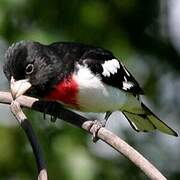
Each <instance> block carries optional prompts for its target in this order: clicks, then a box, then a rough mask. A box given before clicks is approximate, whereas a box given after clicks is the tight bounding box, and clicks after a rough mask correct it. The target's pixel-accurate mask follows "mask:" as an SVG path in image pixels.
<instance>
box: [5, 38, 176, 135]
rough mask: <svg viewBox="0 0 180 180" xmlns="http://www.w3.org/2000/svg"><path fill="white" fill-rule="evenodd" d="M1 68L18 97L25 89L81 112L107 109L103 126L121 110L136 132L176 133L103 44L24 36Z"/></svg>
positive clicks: (36, 95)
mask: <svg viewBox="0 0 180 180" xmlns="http://www.w3.org/2000/svg"><path fill="white" fill-rule="evenodd" d="M3 71H4V74H5V76H6V77H7V79H8V80H9V82H13V84H14V85H13V87H11V93H12V96H13V98H14V99H16V98H18V97H19V96H21V95H23V94H26V95H29V96H32V97H38V98H42V99H45V100H48V101H55V102H58V103H60V104H62V105H63V106H64V107H66V108H70V109H73V110H77V111H82V112H97V113H105V118H104V122H105V123H104V124H103V123H102V124H103V126H105V124H106V121H107V120H108V118H109V117H110V115H111V114H112V112H114V111H120V112H122V114H123V115H124V116H125V118H126V119H127V120H128V122H129V123H130V125H131V127H132V128H133V129H134V130H136V131H137V132H152V131H154V130H159V131H161V132H163V133H166V134H168V135H173V136H178V134H177V133H176V132H175V131H174V130H173V129H172V128H170V127H169V126H168V125H167V124H166V123H165V122H163V121H162V120H160V118H159V117H157V116H156V115H155V114H154V113H153V112H152V111H151V110H150V109H149V108H148V107H147V106H146V105H145V104H144V103H143V102H142V98H141V96H143V95H144V91H143V90H142V88H141V87H140V85H139V83H138V82H137V80H136V79H135V78H134V77H133V75H132V74H131V73H130V72H129V71H128V69H127V68H126V67H125V66H124V64H123V63H122V62H121V61H120V60H119V59H118V58H116V57H115V56H114V55H113V53H112V52H110V51H109V50H106V49H104V48H100V47H96V46H92V45H86V44H82V43H77V42H55V43H51V44H48V45H43V44H41V43H39V42H35V41H28V40H22V41H19V42H15V43H13V44H12V45H11V46H10V47H9V48H8V49H7V51H6V53H5V62H4V66H3ZM11 84H12V83H11Z"/></svg>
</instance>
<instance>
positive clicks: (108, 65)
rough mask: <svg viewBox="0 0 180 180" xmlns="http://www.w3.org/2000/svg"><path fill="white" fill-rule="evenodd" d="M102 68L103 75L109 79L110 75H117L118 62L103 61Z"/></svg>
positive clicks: (114, 60)
mask: <svg viewBox="0 0 180 180" xmlns="http://www.w3.org/2000/svg"><path fill="white" fill-rule="evenodd" d="M102 67H103V73H102V74H103V75H104V76H107V77H110V75H111V74H115V73H117V70H118V69H119V68H120V64H119V61H118V60H117V59H112V60H108V61H105V63H104V64H102Z"/></svg>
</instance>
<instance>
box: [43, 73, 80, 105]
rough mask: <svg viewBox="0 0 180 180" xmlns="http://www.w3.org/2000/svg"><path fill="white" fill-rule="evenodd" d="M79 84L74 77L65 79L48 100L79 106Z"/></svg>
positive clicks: (47, 97)
mask: <svg viewBox="0 0 180 180" xmlns="http://www.w3.org/2000/svg"><path fill="white" fill-rule="evenodd" d="M77 93H78V84H77V83H76V81H75V80H74V78H73V76H70V77H69V78H66V79H64V80H63V81H61V82H60V83H58V84H57V85H56V86H55V87H54V89H53V91H52V92H51V93H50V94H49V95H48V96H46V99H48V100H53V101H61V102H63V103H64V104H68V105H70V106H76V107H77V106H78V103H77Z"/></svg>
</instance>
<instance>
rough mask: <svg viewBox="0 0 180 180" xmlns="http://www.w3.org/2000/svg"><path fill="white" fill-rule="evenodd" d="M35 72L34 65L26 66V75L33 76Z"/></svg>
mask: <svg viewBox="0 0 180 180" xmlns="http://www.w3.org/2000/svg"><path fill="white" fill-rule="evenodd" d="M33 71H34V65H33V64H28V65H27V66H26V70H25V72H26V74H32V72H33Z"/></svg>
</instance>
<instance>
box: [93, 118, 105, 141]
mask: <svg viewBox="0 0 180 180" xmlns="http://www.w3.org/2000/svg"><path fill="white" fill-rule="evenodd" d="M105 125H106V120H102V121H98V120H95V121H93V122H92V126H91V127H90V132H92V134H93V135H92V140H93V142H94V143H95V142H97V141H98V139H99V138H98V137H97V133H98V131H99V129H101V128H102V127H105Z"/></svg>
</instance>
